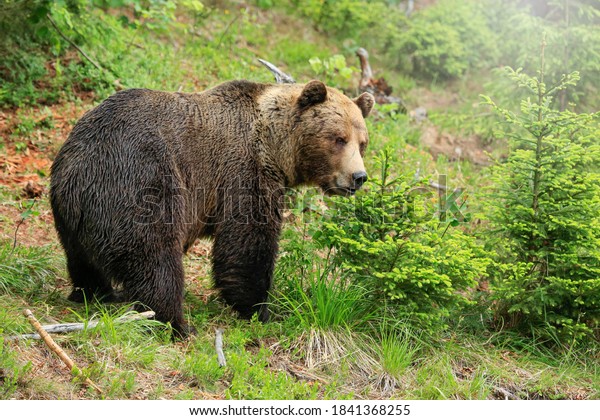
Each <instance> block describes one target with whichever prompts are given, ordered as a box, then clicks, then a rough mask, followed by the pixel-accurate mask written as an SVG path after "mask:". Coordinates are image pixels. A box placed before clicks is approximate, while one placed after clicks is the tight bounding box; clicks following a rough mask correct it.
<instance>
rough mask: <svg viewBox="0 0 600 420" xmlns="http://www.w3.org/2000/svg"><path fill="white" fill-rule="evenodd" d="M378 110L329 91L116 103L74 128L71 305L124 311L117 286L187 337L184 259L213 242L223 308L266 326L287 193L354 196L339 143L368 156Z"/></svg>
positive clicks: (63, 157)
mask: <svg viewBox="0 0 600 420" xmlns="http://www.w3.org/2000/svg"><path fill="white" fill-rule="evenodd" d="M372 103H373V102H372V97H371V98H370V97H368V96H361V97H360V98H358V99H357V100H355V102H354V103H353V102H352V101H351V100H349V99H348V98H346V97H344V96H343V95H341V94H340V93H339V92H337V91H334V90H332V89H327V88H325V86H324V85H323V84H321V83H320V82H311V83H309V84H307V85H305V86H303V85H285V86H284V85H266V84H257V83H251V82H246V81H235V82H228V83H224V84H222V85H219V86H217V87H215V88H213V89H210V90H208V91H205V92H202V93H198V94H184V93H166V92H158V91H150V90H144V89H133V90H127V91H123V92H119V93H117V94H116V95H114V96H112V97H110V98H108V99H107V100H106V101H104V102H103V103H102V104H100V105H99V106H98V107H97V108H95V109H93V110H92V111H90V112H88V113H87V114H86V115H84V117H83V118H82V119H81V120H80V121H79V122H78V123H77V125H76V126H75V128H74V129H73V131H72V133H71V134H70V136H69V138H68V140H67V141H66V142H65V144H64V146H63V147H62V149H61V150H60V152H59V153H58V155H57V157H56V160H55V161H54V163H53V165H52V180H51V191H50V200H51V204H52V210H53V213H54V217H55V223H56V228H57V231H58V234H59V237H60V239H61V242H62V244H63V247H64V249H65V252H66V255H67V265H68V270H69V273H70V275H71V279H72V282H73V286H74V290H73V293H72V294H71V298H72V299H74V300H80V299H82V297H83V296H82V295H83V294H86V295H87V297H88V299H89V298H91V297H92V296H96V297H103V298H105V299H107V300H110V299H114V298H115V292H114V290H113V285H122V288H123V291H124V293H125V294H126V298H127V299H129V300H133V301H137V302H140V304H142V305H145V306H148V307H150V308H152V309H153V310H154V311H155V312H156V317H157V319H159V320H162V321H170V322H171V323H172V325H173V326H174V328H175V329H176V330H177V331H179V332H180V333H182V334H185V333H186V324H185V321H184V317H183V312H182V301H183V292H184V273H183V266H182V256H183V254H184V253H185V252H186V251H187V249H188V248H189V247H190V246H191V245H192V244H193V243H194V241H195V240H196V239H197V238H199V237H206V236H211V237H213V238H214V245H213V255H212V262H213V275H214V281H215V286H216V287H217V289H219V290H220V292H221V295H222V297H223V298H224V299H225V300H226V301H227V302H228V303H229V304H231V305H232V306H233V307H234V308H235V309H236V310H237V311H238V312H239V313H240V314H241V315H242V316H244V317H250V316H251V315H252V314H253V313H255V312H257V311H258V312H259V316H260V319H261V320H267V318H268V311H267V309H266V306H265V305H264V303H265V302H266V301H267V295H268V291H269V289H270V287H271V281H272V275H273V268H274V264H275V257H276V254H277V242H278V237H279V231H280V227H281V208H282V198H283V194H284V190H285V188H286V187H293V186H296V185H299V184H307V183H313V184H317V185H320V186H321V187H323V188H324V189H327V188H332V189H333V192H336V191H337V190H338V189H339V187H340V185H342V184H343V185H342V186H343V187H344V188H345V187H348V186H349V185H350V184H349V182H351V180H349V178H348V176H347V175H348V174H346V173H343V172H344V171H343V170H342V169H340V167H341V166H340V165H342V164H343V162H342V160H341V159H340V157H339V156H340V155H341V154H340V150H339V148H340V145H339V144H335V141H332V136H333V138H337V137H336V136H345V137H346V138H352V139H354V140H353V141H357V142H358V141H360V142H361V143H364V144H366V141H367V138H366V130H364V129H363V127H364V121H362V115H361V112H362V114H363V115H365V116H366V115H367V114H368V112H369V110H370V108H371V106H372ZM359 107H360V109H359ZM361 124H362V126H361ZM357 126H358V127H359V128H360V130H356V129H355V127H357ZM353 127H354V128H353ZM355 131H356V132H359V134H360V135H359V136H357V135H355V134H354V132H355ZM363 131H364V133H363ZM359 137H360V138H359ZM361 163H362V160H361ZM332 174H337V175H336V176H335V177H334V178H335V179H333V178H332V176H333V175H332ZM333 181H335V185H334V184H332V182H333ZM348 188H351V187H348ZM338 193H339V192H338Z"/></svg>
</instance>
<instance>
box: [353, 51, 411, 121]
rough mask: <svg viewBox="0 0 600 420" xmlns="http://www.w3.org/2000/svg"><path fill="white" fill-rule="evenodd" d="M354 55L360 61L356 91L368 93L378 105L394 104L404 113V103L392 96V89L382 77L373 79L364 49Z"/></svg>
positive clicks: (367, 54) (367, 55)
mask: <svg viewBox="0 0 600 420" xmlns="http://www.w3.org/2000/svg"><path fill="white" fill-rule="evenodd" d="M356 55H357V56H358V59H359V61H360V73H361V76H360V81H359V82H358V90H359V91H360V92H361V93H362V92H369V93H370V94H372V95H373V96H374V97H375V102H377V103H378V104H396V105H397V106H398V109H399V110H400V111H401V112H406V105H405V104H404V101H403V100H402V99H400V98H398V97H397V96H392V91H393V89H392V87H391V86H390V85H388V83H387V82H386V80H385V79H384V78H383V77H380V78H379V79H376V78H374V77H373V70H372V69H371V65H370V64H369V53H368V52H367V50H365V49H364V48H359V49H357V50H356Z"/></svg>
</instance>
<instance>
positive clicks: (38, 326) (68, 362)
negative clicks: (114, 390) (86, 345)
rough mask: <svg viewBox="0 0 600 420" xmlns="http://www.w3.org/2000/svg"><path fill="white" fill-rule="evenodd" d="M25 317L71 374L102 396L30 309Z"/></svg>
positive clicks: (96, 386)
mask: <svg viewBox="0 0 600 420" xmlns="http://www.w3.org/2000/svg"><path fill="white" fill-rule="evenodd" d="M23 315H25V317H26V318H27V320H28V321H29V323H30V324H31V325H33V327H34V328H35V329H36V330H37V332H38V333H39V334H40V336H41V337H42V339H43V340H44V342H45V343H46V345H47V346H48V347H49V348H50V350H52V351H53V352H54V353H56V355H57V356H58V357H59V358H60V360H62V361H63V363H64V364H65V365H66V366H67V367H68V368H69V369H70V370H71V373H73V374H74V375H75V376H81V377H82V378H83V382H84V383H85V384H86V385H88V386H90V387H92V388H94V389H95V390H96V391H97V392H98V393H99V394H102V389H100V387H98V385H96V384H95V383H94V382H92V380H91V379H90V378H88V377H86V376H85V375H84V374H83V372H82V371H81V369H79V368H78V367H77V366H76V365H75V362H73V360H71V358H70V357H69V356H68V355H67V353H65V351H64V350H63V349H62V348H61V347H60V346H59V345H58V344H56V342H55V341H54V340H53V339H52V337H50V334H48V333H47V332H46V331H44V329H43V328H42V325H41V324H40V323H39V321H38V320H37V319H36V318H35V316H34V315H33V313H32V312H31V311H30V310H29V309H25V310H24V311H23Z"/></svg>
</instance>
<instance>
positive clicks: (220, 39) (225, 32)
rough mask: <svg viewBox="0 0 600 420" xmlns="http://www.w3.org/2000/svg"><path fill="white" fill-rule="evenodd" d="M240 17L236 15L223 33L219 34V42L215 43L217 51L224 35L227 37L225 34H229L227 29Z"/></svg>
mask: <svg viewBox="0 0 600 420" xmlns="http://www.w3.org/2000/svg"><path fill="white" fill-rule="evenodd" d="M241 16H242V14H241V13H239V14H237V15H236V16H235V17H234V18H233V19H232V20H231V22H229V24H228V25H227V27H226V28H225V30H224V31H223V33H222V34H221V37H220V38H219V42H218V43H217V49H219V48H220V47H221V43H222V42H223V38H225V35H227V32H229V28H231V25H233V24H234V23H235V21H236V20H238V19H239V18H240V17H241Z"/></svg>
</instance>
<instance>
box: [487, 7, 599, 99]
mask: <svg viewBox="0 0 600 420" xmlns="http://www.w3.org/2000/svg"><path fill="white" fill-rule="evenodd" d="M524 3H526V2H522V1H519V0H510V1H503V2H496V1H493V0H488V1H487V2H486V4H485V9H484V10H485V13H486V15H487V21H488V26H489V27H490V28H493V29H494V31H495V32H496V33H497V36H498V40H499V43H498V45H499V50H500V57H499V64H502V65H508V66H511V67H513V68H523V70H524V71H525V72H527V73H530V74H533V73H535V71H537V69H538V68H539V60H538V56H539V54H538V44H537V43H536V42H528V41H529V40H532V39H533V40H536V39H539V38H540V36H541V34H545V36H546V43H547V52H548V53H547V54H546V64H545V69H544V72H545V73H546V75H547V77H548V78H549V80H559V79H560V77H561V76H562V75H563V74H568V73H571V72H572V71H574V70H578V71H579V72H580V76H581V80H580V81H579V83H578V86H577V87H576V88H575V87H571V89H569V90H562V91H560V92H557V94H556V95H554V100H557V101H558V102H559V103H560V106H561V108H562V109H565V108H566V107H567V105H568V102H569V101H574V102H576V103H577V104H578V105H580V106H582V105H587V107H589V108H590V109H597V108H598V97H599V96H598V83H597V80H599V79H600V57H599V56H598V54H597V53H596V50H595V49H594V47H593V45H599V44H600V31H598V21H599V19H600V13H599V11H598V6H597V2H596V4H595V5H593V4H586V3H594V2H593V1H592V2H590V1H579V2H563V1H550V2H545V3H547V8H548V13H547V14H546V15H544V16H540V15H539V13H534V12H533V11H529V10H528V9H527V8H525V7H523V4H524Z"/></svg>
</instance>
